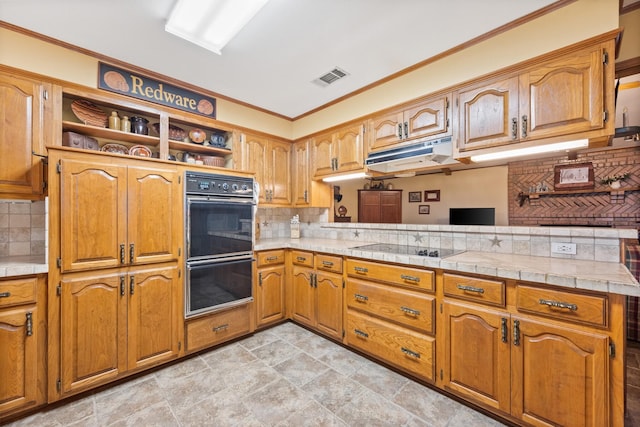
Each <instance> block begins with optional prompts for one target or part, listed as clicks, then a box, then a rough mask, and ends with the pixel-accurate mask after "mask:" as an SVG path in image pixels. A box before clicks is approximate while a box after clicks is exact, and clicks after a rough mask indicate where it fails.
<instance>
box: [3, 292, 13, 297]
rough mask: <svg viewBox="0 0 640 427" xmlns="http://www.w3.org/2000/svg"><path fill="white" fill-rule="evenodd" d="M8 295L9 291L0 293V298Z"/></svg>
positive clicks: (9, 294)
mask: <svg viewBox="0 0 640 427" xmlns="http://www.w3.org/2000/svg"><path fill="white" fill-rule="evenodd" d="M10 296H11V292H2V293H0V298H9V297H10Z"/></svg>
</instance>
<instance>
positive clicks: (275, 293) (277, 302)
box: [256, 265, 285, 326]
mask: <svg viewBox="0 0 640 427" xmlns="http://www.w3.org/2000/svg"><path fill="white" fill-rule="evenodd" d="M284 284H285V268H284V265H276V266H273V267H266V268H260V269H259V270H258V292H257V295H256V307H257V315H258V326H261V325H265V324H267V323H271V322H275V321H276V320H281V319H284V316H285V306H284Z"/></svg>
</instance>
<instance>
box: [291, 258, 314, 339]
mask: <svg viewBox="0 0 640 427" xmlns="http://www.w3.org/2000/svg"><path fill="white" fill-rule="evenodd" d="M292 271H293V273H292V275H291V276H292V280H291V294H292V303H293V307H292V311H291V313H292V314H291V317H292V318H293V319H294V320H297V321H299V322H300V323H304V324H306V325H309V326H313V327H315V292H314V288H313V282H312V273H313V270H311V269H309V268H304V267H298V266H293V269H292Z"/></svg>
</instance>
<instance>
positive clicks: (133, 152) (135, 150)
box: [129, 145, 151, 157]
mask: <svg viewBox="0 0 640 427" xmlns="http://www.w3.org/2000/svg"><path fill="white" fill-rule="evenodd" d="M129 155H130V156H138V157H151V150H149V149H148V148H147V147H145V146H144V145H134V146H133V147H131V148H129Z"/></svg>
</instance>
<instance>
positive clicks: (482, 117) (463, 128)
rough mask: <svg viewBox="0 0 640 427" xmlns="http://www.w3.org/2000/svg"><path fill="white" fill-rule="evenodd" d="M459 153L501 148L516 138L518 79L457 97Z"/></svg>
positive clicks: (477, 89) (470, 91)
mask: <svg viewBox="0 0 640 427" xmlns="http://www.w3.org/2000/svg"><path fill="white" fill-rule="evenodd" d="M458 103H459V109H458V114H459V115H460V116H459V126H460V128H459V135H458V149H459V150H460V151H466V150H472V149H475V148H485V147H491V146H496V145H504V144H508V143H511V142H514V141H516V140H517V138H518V133H517V128H516V133H515V134H514V132H513V127H512V120H513V119H515V120H516V123H519V121H518V120H519V119H518V78H517V77H513V78H510V79H506V80H502V81H497V82H493V83H491V84H488V85H486V86H482V87H479V88H474V89H470V90H464V91H461V92H459V94H458Z"/></svg>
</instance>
